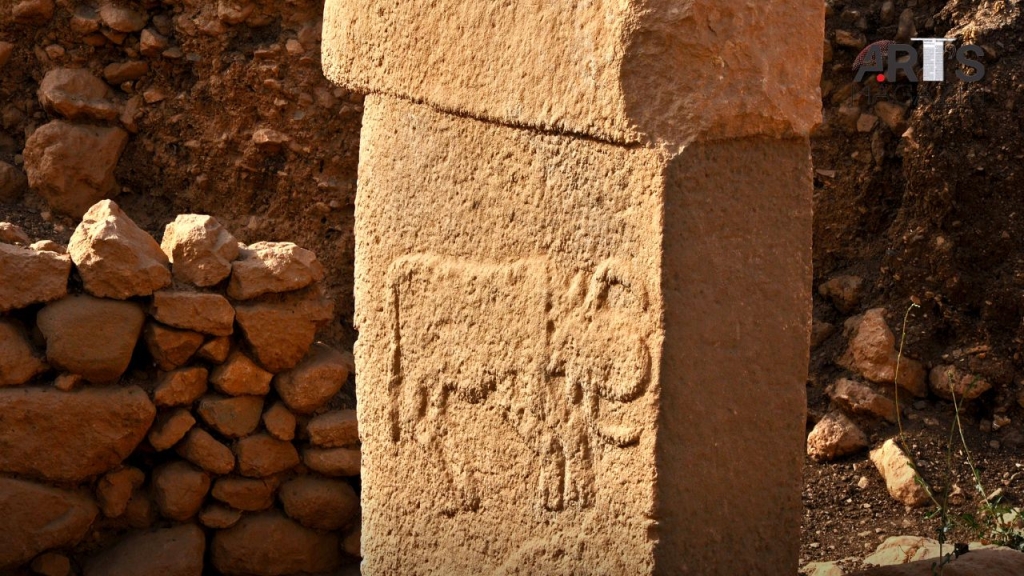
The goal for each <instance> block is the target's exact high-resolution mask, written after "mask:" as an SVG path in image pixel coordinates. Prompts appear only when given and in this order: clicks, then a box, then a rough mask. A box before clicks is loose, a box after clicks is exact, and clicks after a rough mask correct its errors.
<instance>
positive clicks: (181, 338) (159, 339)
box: [143, 322, 204, 371]
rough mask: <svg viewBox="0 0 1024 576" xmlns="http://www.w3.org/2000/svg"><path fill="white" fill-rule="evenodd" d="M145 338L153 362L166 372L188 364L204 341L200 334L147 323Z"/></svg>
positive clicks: (156, 323) (144, 332)
mask: <svg viewBox="0 0 1024 576" xmlns="http://www.w3.org/2000/svg"><path fill="white" fill-rule="evenodd" d="M143 337H145V339H146V348H148V349H149V354H150V355H151V356H152V357H153V362H155V363H156V365H157V367H159V368H160V369H161V370H164V371H168V370H174V369H175V368H179V367H181V366H182V365H184V364H185V363H186V362H188V361H189V359H190V358H192V355H193V354H195V353H196V351H197V350H199V347H200V346H202V345H203V340H204V337H203V335H202V334H200V333H199V332H193V331H191V330H178V329H176V328H170V327H168V326H164V325H163V324H160V323H159V322H149V323H147V324H146V329H145V330H144V331H143Z"/></svg>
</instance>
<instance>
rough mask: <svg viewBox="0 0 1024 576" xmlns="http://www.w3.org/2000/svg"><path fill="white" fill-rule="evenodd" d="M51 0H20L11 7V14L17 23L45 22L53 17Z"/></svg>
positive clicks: (36, 23) (35, 23)
mask: <svg viewBox="0 0 1024 576" xmlns="http://www.w3.org/2000/svg"><path fill="white" fill-rule="evenodd" d="M54 7H55V5H54V2H53V0H21V2H18V3H17V4H14V5H13V6H12V8H11V16H12V17H13V18H14V21H15V22H17V23H19V24H34V25H37V26H38V25H42V24H46V23H47V22H49V21H50V19H51V18H53V11H54Z"/></svg>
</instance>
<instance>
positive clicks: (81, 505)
mask: <svg viewBox="0 0 1024 576" xmlns="http://www.w3.org/2000/svg"><path fill="white" fill-rule="evenodd" d="M0 434H2V432H0ZM0 458H2V456H0ZM98 513H99V509H98V508H96V504H95V503H93V501H92V500H91V499H89V498H86V497H84V496H82V495H80V494H77V493H74V492H68V491H65V490H59V489H57V488H51V487H49V486H43V485H41V484H35V483H32V482H26V481H24V480H15V479H13V478H2V477H0V518H3V521H2V522H0V542H3V546H0V569H14V568H17V567H18V566H20V565H22V564H25V563H27V562H28V561H29V560H31V559H32V558H33V557H35V556H36V555H37V554H39V553H40V552H44V551H46V550H49V549H51V548H61V547H64V546H71V545H74V544H76V543H78V542H79V541H80V540H82V538H84V537H85V535H86V534H87V533H88V530H89V527H90V526H91V525H92V522H93V520H94V519H95V518H96V515H97V514H98Z"/></svg>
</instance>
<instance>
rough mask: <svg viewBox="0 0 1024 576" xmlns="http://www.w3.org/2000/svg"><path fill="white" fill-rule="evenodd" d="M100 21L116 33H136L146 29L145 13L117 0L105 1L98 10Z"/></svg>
mask: <svg viewBox="0 0 1024 576" xmlns="http://www.w3.org/2000/svg"><path fill="white" fill-rule="evenodd" d="M99 16H100V20H102V21H103V23H104V24H106V25H107V26H109V27H110V28H111V29H112V30H115V31H117V32H124V33H128V32H138V31H139V30H142V29H143V28H145V27H146V20H147V19H148V17H147V16H146V13H145V12H144V11H143V12H140V11H138V10H135V9H134V8H132V6H131V4H129V3H127V2H125V3H122V2H119V1H118V0H105V1H104V2H103V3H102V5H101V6H100V8H99Z"/></svg>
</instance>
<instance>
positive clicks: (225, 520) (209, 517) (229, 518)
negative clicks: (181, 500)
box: [199, 504, 242, 530]
mask: <svg viewBox="0 0 1024 576" xmlns="http://www.w3.org/2000/svg"><path fill="white" fill-rule="evenodd" d="M241 519H242V513H241V512H239V511H238V510H234V509H232V508H228V507H227V506H220V505H218V504H211V505H210V506H207V507H206V508H203V510H202V512H200V513H199V523H200V524H202V525H203V526H206V527H207V528H213V529H215V530H223V529H224V528H231V527H232V526H234V525H235V524H238V521H239V520H241Z"/></svg>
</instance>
